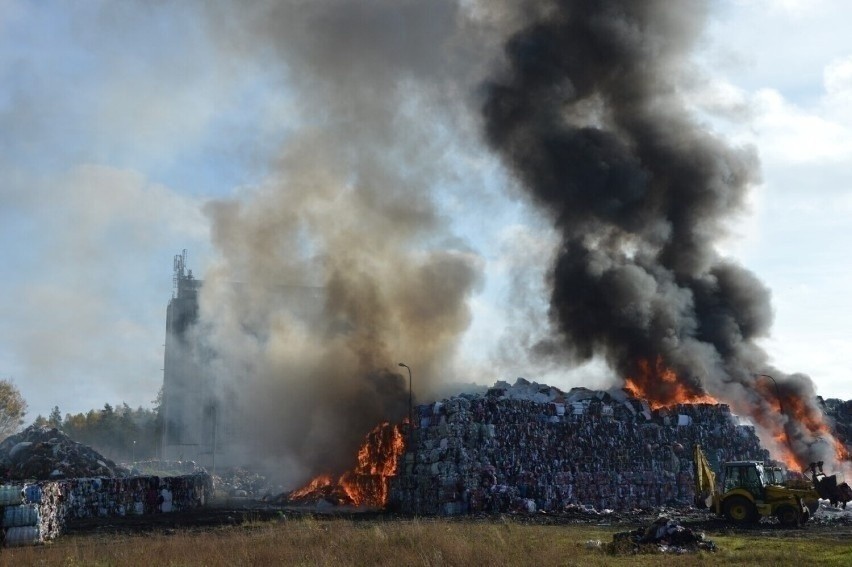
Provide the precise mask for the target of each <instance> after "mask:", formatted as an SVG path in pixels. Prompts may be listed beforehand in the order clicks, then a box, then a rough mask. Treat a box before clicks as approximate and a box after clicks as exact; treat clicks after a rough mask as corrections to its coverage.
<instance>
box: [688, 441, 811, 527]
mask: <svg viewBox="0 0 852 567" xmlns="http://www.w3.org/2000/svg"><path fill="white" fill-rule="evenodd" d="M693 465H694V472H695V505H696V507H698V508H709V509H710V510H712V511H713V512H714V513H715V514H716V515H718V516H723V517H725V518H727V519H728V520H729V521H731V522H734V523H737V524H750V523H755V522H757V521H759V520H760V519H761V518H764V517H770V516H774V517H776V518H778V521H779V522H780V523H781V524H782V525H785V526H797V525H801V524H804V523H805V522H807V521H808V519H809V518H810V515H811V512H810V510H809V508H808V504H812V505H813V504H814V503H816V501H817V498H819V496H818V495H817V494H816V492H815V491H813V490H810V489H801V490H799V489H792V488H788V487H786V486H783V485H778V484H772V482H774V481H775V478H772V481H770V480H769V479H768V475H767V472H766V470H765V468H764V466H763V463H762V462H760V461H732V462H729V463H724V464H723V465H722V472H723V473H724V474H723V476H722V483H721V484H722V489H721V492H720V491H719V489H718V488H717V486H716V473H715V472H713V469H712V468H711V467H710V463H708V462H707V458H706V457H705V456H704V452H703V451H702V450H701V447H700V446H699V445H696V446H695V451H694V463H693ZM773 477H774V475H773ZM811 501H813V502H811Z"/></svg>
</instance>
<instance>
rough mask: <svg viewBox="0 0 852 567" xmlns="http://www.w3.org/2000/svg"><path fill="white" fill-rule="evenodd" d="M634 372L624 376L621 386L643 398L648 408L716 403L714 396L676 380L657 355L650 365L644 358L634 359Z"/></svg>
mask: <svg viewBox="0 0 852 567" xmlns="http://www.w3.org/2000/svg"><path fill="white" fill-rule="evenodd" d="M637 366H638V367H639V368H638V372H637V373H636V374H635V375H634V376H628V377H627V378H625V379H624V389H625V390H627V391H628V392H629V393H630V395H631V396H633V397H635V398H640V399H644V400H647V402H648V404H649V405H650V406H651V409H654V410H656V409H660V408H669V407H672V406H676V405H678V404H718V403H719V402H718V401H717V400H716V398H714V397H712V396H710V395H708V394H706V393H705V392H701V391H696V390H695V389H693V387H692V386H691V385H689V384H687V383H685V382H683V381H682V380H680V379H679V378H678V376H677V373H675V371H674V370H672V369H671V368H669V367H667V366H666V365H665V363H664V362H663V357H662V356H658V357H657V361H656V363H655V364H654V365H653V366H651V363H650V362H649V361H648V360H647V359H642V360H640V361H639V362H638V364H637Z"/></svg>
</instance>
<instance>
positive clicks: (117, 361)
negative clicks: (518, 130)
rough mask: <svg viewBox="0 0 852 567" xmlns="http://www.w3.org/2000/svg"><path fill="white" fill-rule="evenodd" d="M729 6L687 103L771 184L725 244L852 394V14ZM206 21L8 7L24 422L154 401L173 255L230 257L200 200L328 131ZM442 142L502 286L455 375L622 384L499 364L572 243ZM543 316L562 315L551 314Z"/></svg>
mask: <svg viewBox="0 0 852 567" xmlns="http://www.w3.org/2000/svg"><path fill="white" fill-rule="evenodd" d="M214 4H215V3H214ZM712 5H713V6H714V8H713V10H714V11H713V12H712V14H711V16H710V18H709V23H708V27H707V33H706V35H705V37H704V38H702V41H701V42H700V49H699V52H698V53H697V54H696V59H695V65H696V68H697V69H698V70H699V71H700V76H701V77H702V78H703V79H702V80H701V81H696V83H695V84H690V85H686V86H685V87H684V88H685V89H686V92H685V94H686V95H687V97H688V99H689V100H691V101H693V104H694V110H695V112H696V114H697V115H698V116H701V117H702V120H705V121H706V124H707V127H709V128H712V129H714V130H717V131H718V132H720V133H722V134H723V135H724V136H726V137H727V138H728V139H729V140H731V141H732V142H733V143H743V144H751V145H754V146H755V147H756V148H757V150H758V152H759V155H760V160H761V164H762V172H763V179H762V182H761V184H760V185H759V186H757V187H755V188H754V190H753V191H752V193H751V195H750V199H749V211H748V213H746V214H744V215H743V216H742V217H741V218H739V219H736V220H735V221H732V224H731V235H730V236H729V237H728V238H726V239H725V240H724V241H723V242H722V244H721V247H722V251H723V252H724V253H726V254H729V255H731V256H733V257H735V258H737V259H739V260H740V261H741V262H742V263H743V264H745V265H746V266H747V267H749V268H751V269H752V270H753V271H755V272H756V273H757V274H758V275H759V276H760V277H761V278H762V279H763V281H764V282H765V283H766V284H767V285H768V286H769V287H770V289H771V290H772V293H773V304H774V307H775V315H776V323H775V326H774V332H773V336H772V337H771V338H770V339H767V340H766V341H765V343H764V346H765V347H766V348H767V349H768V351H769V352H770V354H771V355H772V357H773V361H774V362H775V364H776V365H777V366H779V367H781V368H784V369H785V370H787V371H791V372H792V371H801V372H805V373H807V374H809V375H811V377H812V378H813V379H814V381H815V383H816V384H817V390H818V393H820V394H821V395H823V396H826V397H843V398H845V399H849V398H852V381H850V380H849V379H848V377H847V375H846V372H847V360H846V356H845V355H846V353H848V352H852V331H850V321H852V297H850V295H849V293H848V290H849V289H850V288H852V268H850V266H852V167H850V165H849V164H850V163H852V161H850V158H852V104H850V103H852V38H850V36H849V34H848V32H847V30H846V29H845V28H846V26H847V25H848V22H849V21H852V6H850V5H849V4H848V3H846V2H843V1H839V0H838V1H828V0H816V1H811V2H804V1H793V0H784V1H770V0H755V1H749V2H746V1H734V0H728V1H725V2H718V3H712ZM196 10H197V5H196V4H195V3H191V2H186V3H173V4H160V3H132V2H128V3H115V2H95V1H92V2H79V3H70V2H69V3H63V4H56V3H50V4H48V3H43V2H26V1H20V0H0V174H2V175H0V179H2V182H0V183H2V184H0V261H2V266H3V269H4V274H3V278H2V279H0V313H2V317H0V376H3V377H9V378H12V379H13V380H14V381H15V383H16V384H17V385H18V386H19V387H20V389H21V390H22V392H23V394H24V396H25V398H26V399H27V401H28V402H29V405H30V415H29V416H28V417H29V418H33V417H35V415H36V414H38V413H42V414H46V413H47V412H49V411H50V408H51V407H53V406H54V405H58V406H59V407H60V409H61V410H62V411H63V412H69V411H70V412H77V411H85V410H88V409H91V408H98V407H101V406H102V405H103V404H104V403H105V402H109V403H113V404H115V403H120V402H122V401H126V402H127V403H129V404H130V405H132V406H137V405H143V406H147V405H148V404H149V403H150V401H151V400H152V399H153V398H154V396H155V395H156V392H157V389H158V388H159V385H160V383H161V381H162V372H161V368H162V356H163V352H162V344H163V343H164V333H165V309H166V304H167V302H168V299H169V297H170V295H171V261H172V256H173V255H174V254H176V253H178V252H180V250H181V249H182V248H187V249H189V251H190V260H189V264H190V267H192V268H193V269H194V270H195V272H196V273H197V274H199V275H203V274H204V271H205V268H206V267H207V266H209V265H211V264H212V263H213V262H214V260H215V253H214V250H213V247H212V245H211V239H210V234H209V232H210V221H209V219H208V217H207V216H206V215H205V213H204V205H205V203H206V202H207V201H208V200H210V199H222V198H230V199H236V200H238V201H239V200H242V199H245V198H247V196H249V195H251V194H252V193H253V191H254V190H255V189H254V188H255V187H257V186H259V185H261V184H262V183H263V182H264V180H265V179H266V178H267V176H269V175H270V171H271V169H272V167H273V165H272V164H274V163H275V158H276V156H277V155H278V153H279V152H280V150H281V148H282V146H284V145H286V143H287V141H288V139H289V138H290V136H291V135H292V134H293V133H294V132H297V131H299V130H302V129H305V128H309V127H310V126H311V124H312V123H313V121H314V120H322V119H324V117H322V116H313V115H310V114H305V113H304V112H300V108H303V106H302V105H301V101H299V100H298V98H297V95H296V94H295V93H296V92H298V91H294V90H293V89H292V88H290V87H291V86H292V85H293V84H294V82H295V81H298V80H299V78H298V76H294V75H293V73H292V72H291V69H289V68H288V67H287V65H281V64H277V59H278V58H281V57H282V55H281V54H280V53H275V52H271V51H267V50H263V49H256V50H247V49H244V46H243V45H241V44H240V39H239V37H235V38H233V41H231V40H232V38H230V37H223V36H221V35H217V32H221V30H213V29H211V28H210V27H209V26H207V25H205V24H204V21H203V20H202V19H199V18H198V17H197V14H196ZM448 124H450V125H451V124H452V123H451V122H449V123H448ZM448 128H449V126H448ZM446 136H447V140H448V142H447V146H448V148H451V149H452V156H451V158H449V159H448V163H452V164H453V165H452V169H453V172H452V175H449V176H447V177H446V178H445V179H443V182H442V185H441V186H440V187H437V188H435V191H436V192H437V197H436V198H435V200H436V202H437V203H438V209H439V212H440V213H441V214H442V215H443V216H444V217H445V218H446V219H448V220H449V224H450V225H451V227H452V230H451V231H450V232H451V233H452V234H455V235H456V236H457V237H458V238H459V239H461V240H462V241H463V242H464V247H465V248H467V249H470V250H472V251H473V252H474V253H476V254H478V255H479V256H480V257H481V258H482V261H483V266H484V268H483V269H484V273H485V281H484V282H483V285H482V286H481V287H480V288H479V291H478V292H477V295H476V296H475V297H474V299H473V302H472V313H473V320H472V322H471V326H470V328H469V331H468V333H467V334H466V336H465V338H464V341H463V344H462V350H461V352H460V353H459V357H458V358H459V361H458V365H457V370H456V372H457V374H458V376H457V381H460V382H470V381H480V382H486V383H490V382H493V381H494V380H496V379H509V380H511V379H513V378H514V377H515V376H520V375H523V376H526V377H528V378H531V379H535V380H539V381H548V382H550V383H553V384H555V385H557V386H560V387H563V388H568V387H571V386H572V385H579V384H581V383H582V384H583V385H593V386H594V385H605V384H607V383H609V382H610V381H611V380H612V376H610V375H609V373H608V371H607V370H606V369H605V368H602V367H601V366H600V365H596V364H592V365H590V366H589V367H586V368H581V369H579V370H574V371H566V369H564V368H558V369H554V368H540V367H535V365H533V364H532V363H531V362H530V361H527V362H529V363H530V365H528V366H524V365H523V364H520V363H517V362H516V363H515V364H514V365H513V364H510V363H508V362H507V361H505V360H504V361H503V364H501V365H500V366H499V367H495V366H493V364H492V363H493V360H494V359H493V356H494V353H495V351H497V350H500V348H501V347H500V345H501V344H503V343H501V341H505V340H506V336H505V333H502V332H496V331H495V329H502V328H503V327H505V326H506V324H507V321H508V319H509V318H510V316H511V314H509V313H507V307H506V304H507V301H506V300H507V297H506V296H507V294H508V293H510V288H509V285H508V282H509V281H510V279H511V278H512V277H513V275H516V274H518V273H523V274H525V277H526V278H527V280H528V281H527V284H528V289H529V290H530V293H535V292H538V293H542V294H544V293H545V290H543V289H542V286H541V282H540V277H541V274H542V273H543V270H544V268H545V267H546V265H544V263H543V262H542V259H544V258H546V257H547V254H548V250H549V247H550V246H552V242H553V241H552V238H553V237H552V234H551V233H550V231H549V229H548V228H547V226H546V223H545V222H543V221H542V219H540V218H539V217H538V216H537V215H536V214H535V212H534V211H533V210H532V209H531V208H530V207H529V206H528V205H527V204H526V203H525V202H524V200H523V198H521V197H520V196H519V195H518V194H517V192H516V191H515V190H513V189H512V188H511V187H510V186H509V185H510V184H509V183H508V182H507V179H506V176H505V175H504V173H503V172H502V170H501V169H500V167H499V165H498V164H497V162H496V160H495V159H494V158H493V157H492V156H490V155H489V154H488V152H487V151H486V150H485V149H484V147H482V146H481V145H475V144H473V145H471V144H469V141H470V138H469V137H468V136H467V135H462V136H458V137H456V135H455V134H454V132H453V131H452V130H451V129H450V130H448V131H447V133H446ZM448 151H449V150H448ZM533 308H535V309H538V312H537V314H538V316H540V317H544V300H543V299H542V300H541V301H539V302H538V303H536V302H533Z"/></svg>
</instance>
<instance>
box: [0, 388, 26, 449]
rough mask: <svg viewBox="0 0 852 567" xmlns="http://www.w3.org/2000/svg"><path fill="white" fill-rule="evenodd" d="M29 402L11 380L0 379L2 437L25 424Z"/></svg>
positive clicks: (0, 424)
mask: <svg viewBox="0 0 852 567" xmlns="http://www.w3.org/2000/svg"><path fill="white" fill-rule="evenodd" d="M26 414H27V402H26V400H24V397H23V396H22V395H21V391H20V390H18V387H17V386H15V383H14V382H12V381H11V380H6V379H4V380H0V439H5V438H6V437H8V436H9V435H12V434H13V433H15V432H16V431H18V428H20V427H21V425H23V424H24V416H25V415H26Z"/></svg>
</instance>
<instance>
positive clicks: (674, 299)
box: [483, 0, 834, 466]
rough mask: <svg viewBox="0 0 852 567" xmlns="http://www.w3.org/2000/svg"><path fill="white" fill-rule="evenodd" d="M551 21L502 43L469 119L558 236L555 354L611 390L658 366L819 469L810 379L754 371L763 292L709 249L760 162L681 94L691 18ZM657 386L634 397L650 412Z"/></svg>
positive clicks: (633, 5) (693, 27)
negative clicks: (479, 110)
mask: <svg viewBox="0 0 852 567" xmlns="http://www.w3.org/2000/svg"><path fill="white" fill-rule="evenodd" d="M550 6H551V9H550V10H548V11H545V12H543V14H542V15H541V16H540V17H539V18H538V19H537V20H536V21H534V22H533V23H531V24H530V25H528V26H527V27H526V28H525V29H523V30H521V31H520V32H518V33H516V34H515V35H514V36H512V37H511V39H510V40H509V41H508V43H507V45H506V47H505V56H506V61H507V68H506V69H505V71H504V72H503V73H502V74H501V75H500V76H498V77H496V78H494V79H493V80H492V81H491V82H489V83H488V84H487V85H486V102H485V104H484V109H483V112H484V117H485V128H486V136H487V140H488V142H489V143H490V145H491V146H492V147H493V148H494V149H495V150H496V151H497V152H499V154H500V155H501V156H502V158H503V159H504V161H505V163H507V164H508V167H509V168H510V169H511V171H512V172H513V173H514V174H515V175H516V176H517V178H518V179H519V180H520V182H521V183H522V185H523V186H524V187H525V188H526V189H528V191H529V192H530V194H531V195H532V197H533V199H534V200H535V201H536V202H537V203H538V205H540V206H541V207H542V208H543V209H544V210H545V211H546V212H547V213H548V214H549V215H550V217H551V218H552V220H553V222H554V223H555V225H556V226H557V227H558V229H559V231H560V232H561V246H560V249H559V253H558V255H557V258H556V260H555V263H554V265H553V267H552V270H551V272H550V277H551V279H552V281H551V284H552V296H551V303H550V315H551V318H552V319H553V320H554V322H555V323H556V326H557V327H558V329H559V331H560V332H561V334H562V337H561V339H562V340H561V344H562V345H563V347H564V349H565V350H566V351H568V353H570V355H572V356H574V357H575V358H576V359H577V360H578V361H582V360H588V359H590V358H591V357H593V356H595V355H600V356H603V357H605V358H606V360H607V361H608V362H609V364H610V365H611V366H612V367H613V368H614V369H615V370H616V371H617V372H619V374H620V375H622V376H624V377H628V376H637V375H639V374H640V373H641V366H642V365H643V364H644V365H645V366H646V367H650V368H656V367H657V364H656V361H659V360H661V361H662V362H663V366H664V367H665V368H671V369H673V370H674V371H675V372H676V373H677V376H678V378H679V383H680V384H681V385H685V386H686V387H687V388H688V390H689V391H690V392H693V393H704V392H706V393H709V394H711V395H712V396H715V397H716V398H718V399H720V400H722V401H725V402H728V403H731V405H732V406H733V407H734V409H735V411H737V412H738V413H740V414H741V415H742V414H744V415H749V416H752V418H753V419H754V420H755V422H756V423H757V425H758V426H759V428H761V429H762V430H763V432H764V435H763V438H764V441H769V440H771V438H772V436H773V434H775V433H777V432H779V431H784V432H786V434H787V436H788V438H789V448H790V450H791V451H792V453H793V454H794V455H795V460H796V461H797V462H798V464H799V465H800V466H805V465H806V464H807V463H808V462H810V461H811V460H815V459H816V458H824V459H826V460H830V459H832V458H833V456H834V445H833V444H832V443H833V440H832V439H831V438H830V436H828V437H826V436H825V435H824V432H823V431H822V428H823V425H824V423H823V418H822V416H821V412H820V410H819V409H818V407H816V405H815V404H816V402H815V396H814V391H813V386H812V383H811V381H810V379H809V378H807V377H806V376H803V375H786V374H783V373H781V372H780V371H778V370H777V369H773V368H771V367H769V366H768V361H767V355H766V353H765V352H764V351H763V350H762V349H761V347H760V346H759V345H758V344H757V343H756V340H757V339H759V338H761V337H765V336H766V335H767V334H768V332H769V329H770V326H771V322H772V309H771V306H770V294H769V291H768V289H767V288H766V287H765V286H764V285H763V284H762V283H761V282H760V281H759V280H758V279H757V278H756V277H755V275H754V274H752V273H751V272H749V271H748V270H746V269H745V268H743V267H742V266H739V265H737V264H736V263H735V262H733V261H731V260H729V259H727V258H725V257H723V256H721V255H720V254H719V252H718V251H717V248H716V244H717V243H718V242H719V240H720V238H721V237H722V236H724V235H725V234H726V226H725V223H726V222H728V221H729V220H730V219H731V217H732V216H733V215H736V214H737V213H738V212H740V211H741V209H742V207H743V200H744V196H745V194H746V191H747V190H748V188H749V186H750V185H751V184H753V183H754V182H755V181H756V180H757V175H758V171H757V165H758V164H757V159H756V157H755V155H754V152H753V151H751V150H749V149H748V148H735V147H731V146H730V145H728V144H726V143H725V142H724V141H723V140H722V139H720V138H719V137H718V136H717V135H715V134H714V133H712V132H711V131H709V130H708V129H707V128H706V127H704V126H702V124H701V123H700V122H699V121H698V120H697V118H696V117H695V116H693V115H692V114H691V113H690V111H689V108H688V106H687V105H686V104H685V101H684V100H683V96H682V94H681V93H682V90H683V89H682V88H680V87H679V85H681V84H682V83H683V79H685V78H687V77H688V75H689V73H690V61H689V59H688V56H689V55H690V51H691V49H692V48H693V47H694V44H695V41H696V38H697V37H699V36H700V32H701V28H702V24H703V19H704V15H705V13H706V11H707V7H708V5H707V3H705V2H698V1H693V2H668V1H663V0H659V1H653V0H649V1H637V0H600V1H595V2H587V1H569V0H561V1H556V2H552V3H551V4H550ZM762 373H767V374H771V375H772V376H773V378H774V379H776V380H777V384H778V385H777V387H775V386H774V385H772V384H771V383H770V385H769V386H767V382H768V379H767V378H764V377H761V376H757V375H758V374H762ZM661 378H662V376H659V375H657V376H651V377H650V380H649V381H648V383H647V384H645V386H646V389H647V390H648V394H649V395H650V396H651V397H653V398H656V399H658V400H662V401H665V400H667V399H669V398H670V397H671V394H672V392H671V391H669V388H670V387H671V384H669V383H668V382H666V381H664V380H662V379H661ZM779 409H781V410H783V411H780V412H779V411H778V410H779ZM782 450H783V448H782Z"/></svg>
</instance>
